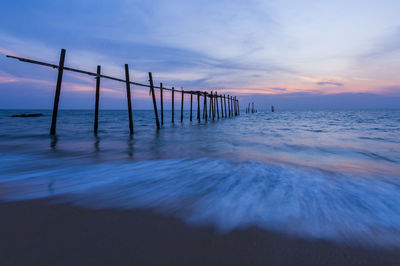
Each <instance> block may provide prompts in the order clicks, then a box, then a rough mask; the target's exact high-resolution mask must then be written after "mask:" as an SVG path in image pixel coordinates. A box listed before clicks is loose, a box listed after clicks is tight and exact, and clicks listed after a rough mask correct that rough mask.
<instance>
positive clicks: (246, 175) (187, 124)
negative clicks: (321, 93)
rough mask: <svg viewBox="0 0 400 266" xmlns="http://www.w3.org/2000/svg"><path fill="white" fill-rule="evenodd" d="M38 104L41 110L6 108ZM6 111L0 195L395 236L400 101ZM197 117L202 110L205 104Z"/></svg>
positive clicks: (219, 227) (313, 235) (228, 222)
mask: <svg viewBox="0 0 400 266" xmlns="http://www.w3.org/2000/svg"><path fill="white" fill-rule="evenodd" d="M21 113H43V114H44V116H42V117H28V118H20V117H10V116H11V115H14V114H21ZM183 116H184V119H183V122H182V123H181V121H180V111H179V110H175V123H172V122H171V111H165V112H164V124H163V126H162V128H161V129H160V130H157V128H156V123H155V118H154V112H153V110H134V111H133V121H134V134H133V135H132V136H131V135H130V134H129V126H128V112H127V111H126V110H101V111H100V114H99V132H98V134H97V136H95V135H94V134H93V120H94V113H93V111H88V110H60V111H59V117H58V121H57V135H56V136H53V137H52V136H50V135H49V129H50V124H51V110H1V111H0V200H1V201H21V200H31V199H39V198H48V199H49V200H50V201H51V202H52V204H53V203H54V204H58V203H60V202H67V203H70V204H73V205H78V206H81V207H84V208H91V209H102V208H113V209H124V210H126V209H144V210H149V211H151V212H155V213H158V214H162V215H169V216H173V217H176V218H178V219H181V220H182V221H184V222H185V223H187V224H188V225H190V226H194V227H198V226H200V227H203V226H204V227H210V228H213V229H214V230H215V232H216V233H218V234H226V233H229V232H231V231H232V230H242V229H246V228H249V227H257V228H260V229H262V230H269V231H271V230H272V231H277V232H281V233H284V234H289V235H293V236H295V237H301V238H307V239H312V240H313V239H315V240H321V239H322V240H327V241H333V242H340V243H348V244H357V245H367V246H385V247H389V246H392V247H399V246H400V110H290V111H289V110H287V111H284V110H276V111H275V112H271V111H270V110H260V111H259V112H257V113H245V112H244V110H242V111H241V113H240V116H237V117H231V118H220V119H218V118H217V117H216V118H215V120H213V119H211V120H210V119H208V121H207V122H205V121H203V119H202V121H201V122H200V123H199V122H198V121H197V113H196V112H193V119H192V120H193V121H190V114H189V112H188V111H185V112H184V114H183ZM201 116H202V114H201Z"/></svg>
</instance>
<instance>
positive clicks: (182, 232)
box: [0, 198, 400, 265]
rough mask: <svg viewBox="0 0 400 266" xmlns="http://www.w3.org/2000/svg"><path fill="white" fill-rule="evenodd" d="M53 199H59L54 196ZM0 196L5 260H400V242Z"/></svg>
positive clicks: (0, 255)
mask: <svg viewBox="0 0 400 266" xmlns="http://www.w3.org/2000/svg"><path fill="white" fill-rule="evenodd" d="M53 199H54V198H53ZM53 199H51V198H50V199H39V200H27V201H19V202H2V201H0V213H1V214H2V215H1V219H0V235H1V238H0V264H1V265H360V264H363V265H398V262H399V261H400V252H399V250H398V249H383V248H375V249H371V248H362V247H350V246H348V245H339V244H335V243H330V242H327V241H321V240H315V241H312V240H304V239H300V238H297V237H290V236H287V235H283V234H280V233H277V232H271V231H265V230H261V229H258V228H248V229H243V230H234V231H233V232H230V233H228V234H218V233H216V232H215V231H214V230H213V229H212V228H207V227H198V228H196V227H192V226H189V225H187V224H185V223H184V222H182V221H180V220H178V219H176V218H172V217H168V216H165V215H160V214H154V213H152V212H151V211H147V210H114V209H100V210H89V209H84V208H82V207H77V206H73V205H71V204H66V203H57V204H54V203H53V202H52V200H53Z"/></svg>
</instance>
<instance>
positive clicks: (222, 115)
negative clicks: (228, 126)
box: [219, 94, 224, 119]
mask: <svg viewBox="0 0 400 266" xmlns="http://www.w3.org/2000/svg"><path fill="white" fill-rule="evenodd" d="M219 99H220V100H221V101H220V102H221V119H222V118H224V105H223V104H222V94H221V95H220V96H219Z"/></svg>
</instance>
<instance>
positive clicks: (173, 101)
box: [172, 87, 175, 123]
mask: <svg viewBox="0 0 400 266" xmlns="http://www.w3.org/2000/svg"><path fill="white" fill-rule="evenodd" d="M174 93H175V89H174V87H172V123H174V122H175V121H174V112H175V99H174Z"/></svg>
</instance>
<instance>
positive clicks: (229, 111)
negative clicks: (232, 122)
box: [227, 95, 231, 117]
mask: <svg viewBox="0 0 400 266" xmlns="http://www.w3.org/2000/svg"><path fill="white" fill-rule="evenodd" d="M227 98H228V117H231V105H230V104H229V95H228V96H227Z"/></svg>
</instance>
